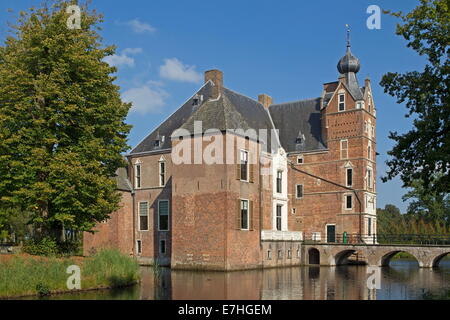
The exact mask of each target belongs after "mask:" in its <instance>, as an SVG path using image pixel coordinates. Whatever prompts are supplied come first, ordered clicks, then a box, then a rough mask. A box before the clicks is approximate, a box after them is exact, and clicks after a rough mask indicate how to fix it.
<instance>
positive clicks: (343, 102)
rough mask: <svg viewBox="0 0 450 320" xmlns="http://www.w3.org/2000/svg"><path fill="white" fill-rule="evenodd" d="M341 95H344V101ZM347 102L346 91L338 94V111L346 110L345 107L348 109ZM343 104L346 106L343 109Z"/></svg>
mask: <svg viewBox="0 0 450 320" xmlns="http://www.w3.org/2000/svg"><path fill="white" fill-rule="evenodd" d="M341 97H344V99H343V101H341ZM345 102H346V101H345V93H339V94H338V111H339V112H344V111H345V109H346V103H345ZM341 104H343V106H344V109H343V110H341Z"/></svg>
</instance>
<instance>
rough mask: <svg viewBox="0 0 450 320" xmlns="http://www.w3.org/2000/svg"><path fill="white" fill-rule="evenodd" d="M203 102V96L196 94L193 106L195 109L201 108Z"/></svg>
mask: <svg viewBox="0 0 450 320" xmlns="http://www.w3.org/2000/svg"><path fill="white" fill-rule="evenodd" d="M202 101H203V95H198V94H196V95H195V96H194V98H193V99H192V105H193V106H194V107H196V106H199V105H200V104H201V103H202Z"/></svg>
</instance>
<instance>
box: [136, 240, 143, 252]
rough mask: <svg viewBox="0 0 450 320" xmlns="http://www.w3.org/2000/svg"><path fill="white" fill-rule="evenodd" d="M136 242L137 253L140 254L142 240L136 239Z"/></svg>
mask: <svg viewBox="0 0 450 320" xmlns="http://www.w3.org/2000/svg"><path fill="white" fill-rule="evenodd" d="M136 243H137V248H136V250H137V254H141V253H142V241H141V240H138V241H136Z"/></svg>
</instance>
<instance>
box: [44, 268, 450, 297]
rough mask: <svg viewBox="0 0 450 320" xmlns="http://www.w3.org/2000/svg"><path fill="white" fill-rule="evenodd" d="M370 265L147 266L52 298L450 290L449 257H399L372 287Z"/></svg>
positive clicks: (432, 293) (419, 294) (394, 293)
mask: <svg viewBox="0 0 450 320" xmlns="http://www.w3.org/2000/svg"><path fill="white" fill-rule="evenodd" d="M367 278H368V274H367V268H366V267H365V266H340V267H294V268H283V269H269V270H256V271H242V272H229V273H223V272H191V271H171V270H169V269H162V271H161V272H160V274H159V275H158V276H155V275H154V273H153V269H152V268H142V281H141V284H140V285H137V286H134V287H131V288H125V289H120V290H109V291H94V292H88V293H83V294H77V295H63V296H55V297H52V299H133V300H138V299H143V300H155V299H156V300H167V299H175V300H179V299H186V300H193V299H195V300H211V299H212V300H216V299H220V300H227V299H236V300H248V299H252V300H259V299H267V300H278V299H287V300H302V299H305V300H369V299H379V300H391V299H402V300H403V299H424V298H433V297H436V298H442V297H444V295H448V292H449V291H450V259H446V260H445V261H442V262H441V265H440V268H438V269H433V270H431V269H419V268H418V266H417V263H416V262H415V261H409V260H403V259H401V260H400V259H399V260H395V261H393V262H392V263H391V266H390V267H388V268H381V278H382V279H381V289H380V290H369V289H368V288H367Z"/></svg>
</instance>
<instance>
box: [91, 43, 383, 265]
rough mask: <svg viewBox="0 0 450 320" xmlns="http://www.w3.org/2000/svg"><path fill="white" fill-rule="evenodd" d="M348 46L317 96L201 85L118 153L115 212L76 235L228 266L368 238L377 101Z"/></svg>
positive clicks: (283, 260) (179, 261)
mask: <svg viewBox="0 0 450 320" xmlns="http://www.w3.org/2000/svg"><path fill="white" fill-rule="evenodd" d="M359 70H360V62H359V60H358V59H357V58H356V57H355V56H353V55H352V53H351V50H350V44H349V43H348V44H347V52H346V54H345V56H344V57H343V58H342V59H341V60H340V61H339V63H338V71H339V74H340V75H339V78H338V80H337V81H334V82H329V83H325V84H324V85H323V89H322V94H321V96H320V97H318V98H314V99H308V100H301V101H295V102H289V103H281V104H277V103H274V102H273V101H272V98H271V97H270V96H268V95H265V94H263V95H260V96H259V97H258V100H253V99H251V98H249V97H246V96H244V95H241V94H239V93H236V92H234V91H232V90H230V89H228V88H226V87H224V82H223V73H222V72H221V71H219V70H210V71H207V72H206V73H205V83H204V85H203V86H202V87H201V88H200V89H199V90H198V91H197V92H196V93H195V94H194V95H193V96H192V97H191V98H190V99H188V100H187V101H186V103H184V104H183V105H182V106H181V107H180V108H179V109H178V110H176V111H175V112H174V113H173V114H172V115H171V116H169V117H168V118H167V120H165V121H164V122H163V123H162V124H161V125H160V126H159V127H158V128H157V129H156V130H154V131H153V132H152V133H150V134H149V135H148V136H147V137H146V138H145V139H144V140H143V141H142V142H140V143H139V144H138V145H137V146H136V147H135V148H134V149H133V150H132V151H131V153H130V154H128V155H127V161H128V167H127V168H123V169H120V170H119V171H118V173H117V177H116V180H117V185H118V189H119V191H120V192H121V193H122V208H121V209H120V210H119V211H117V212H115V213H113V214H112V215H111V219H110V220H108V221H106V222H104V223H100V224H99V225H98V226H97V228H96V230H97V231H98V232H96V233H95V234H85V236H84V253H85V254H86V255H89V254H91V253H93V252H95V251H96V250H98V249H99V248H102V247H115V248H119V249H120V250H121V251H122V252H124V253H127V254H131V255H134V256H136V257H138V258H139V260H140V262H141V263H143V264H153V263H155V262H157V263H158V264H160V265H167V266H168V265H170V266H171V267H172V268H180V269H208V270H237V269H252V268H260V267H273V266H286V265H296V264H299V263H300V257H301V255H302V254H303V253H302V250H301V247H302V245H301V244H302V242H303V241H306V240H308V241H309V240H314V241H320V242H331V243H332V242H345V241H347V242H351V241H358V242H367V243H370V242H371V241H373V240H372V239H373V238H374V237H372V236H373V235H375V234H376V179H375V177H376V130H375V129H376V109H375V105H374V103H373V97H372V91H371V87H370V81H369V80H368V79H367V80H365V83H364V86H363V87H361V86H360V84H359V83H358V80H357V76H356V74H357V73H358V71H359Z"/></svg>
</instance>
